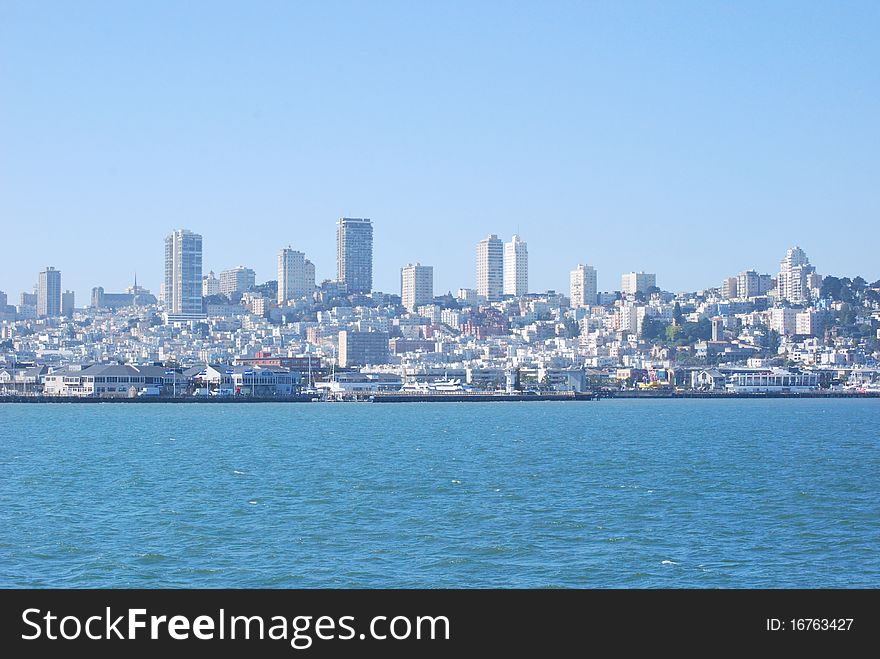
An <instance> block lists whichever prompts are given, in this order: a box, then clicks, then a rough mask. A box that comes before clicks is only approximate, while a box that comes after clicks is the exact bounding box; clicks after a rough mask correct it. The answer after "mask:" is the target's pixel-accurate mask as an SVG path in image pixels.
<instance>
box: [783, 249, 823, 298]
mask: <svg viewBox="0 0 880 659" xmlns="http://www.w3.org/2000/svg"><path fill="white" fill-rule="evenodd" d="M815 273H816V268H814V267H813V266H812V265H810V259H808V258H807V254H806V252H804V250H802V249H801V248H800V247H797V246H795V247H792V248H791V249H789V250H788V251H787V252H786V253H785V258H784V259H782V262H781V263H780V264H779V278H778V279H777V280H776V292H777V295H776V297H777V299H779V300H787V301H788V302H791V303H793V304H804V303H805V302H808V301H809V299H810V285H811V284H812V283H815V279H816V277H815V276H814V275H815Z"/></svg>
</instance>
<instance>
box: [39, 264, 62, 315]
mask: <svg viewBox="0 0 880 659" xmlns="http://www.w3.org/2000/svg"><path fill="white" fill-rule="evenodd" d="M60 315H61V271H60V270H56V269H55V268H53V267H51V266H47V267H46V269H45V270H43V271H42V272H41V273H40V277H39V281H38V283H37V318H56V317H58V316H60Z"/></svg>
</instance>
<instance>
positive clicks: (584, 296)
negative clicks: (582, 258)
mask: <svg viewBox="0 0 880 659" xmlns="http://www.w3.org/2000/svg"><path fill="white" fill-rule="evenodd" d="M569 289H570V291H569V292H570V293H571V306H572V307H575V308H578V307H589V306H592V305H594V304H596V301H597V293H596V291H597V286H596V269H595V268H594V267H593V266H591V265H582V264H581V265H578V266H577V267H576V268H575V269H574V270H572V271H571V277H570V286H569Z"/></svg>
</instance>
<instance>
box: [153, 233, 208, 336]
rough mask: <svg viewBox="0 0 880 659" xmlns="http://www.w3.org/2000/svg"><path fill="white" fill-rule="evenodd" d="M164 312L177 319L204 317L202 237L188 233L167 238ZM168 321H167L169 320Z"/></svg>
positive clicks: (171, 234)
mask: <svg viewBox="0 0 880 659" xmlns="http://www.w3.org/2000/svg"><path fill="white" fill-rule="evenodd" d="M163 291H164V295H165V312H166V315H167V316H173V317H174V319H180V320H186V319H198V318H203V317H204V316H203V314H202V237H201V236H200V235H199V234H197V233H193V232H192V231H189V230H187V229H178V230H175V231H172V232H171V233H170V234H168V235H167V236H166V237H165V285H164V288H163ZM166 320H167V318H166Z"/></svg>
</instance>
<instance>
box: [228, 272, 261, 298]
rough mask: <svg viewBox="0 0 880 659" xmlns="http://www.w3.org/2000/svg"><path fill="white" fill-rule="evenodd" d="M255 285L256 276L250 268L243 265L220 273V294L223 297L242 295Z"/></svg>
mask: <svg viewBox="0 0 880 659" xmlns="http://www.w3.org/2000/svg"><path fill="white" fill-rule="evenodd" d="M256 283H257V275H256V273H255V272H254V271H253V270H251V269H250V268H245V267H244V266H243V265H240V266H238V267H237V268H232V269H231V270H224V271H223V272H221V273H220V292H221V293H223V295H232V294H233V293H244V292H245V291H247V290H250V289H251V288H253V287H254V285H255V284H256Z"/></svg>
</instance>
